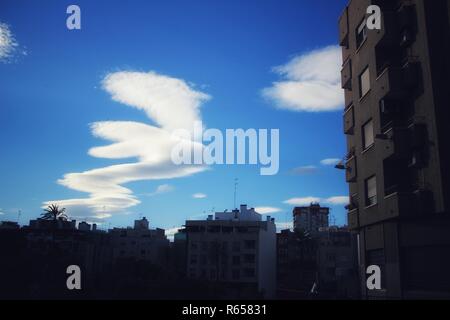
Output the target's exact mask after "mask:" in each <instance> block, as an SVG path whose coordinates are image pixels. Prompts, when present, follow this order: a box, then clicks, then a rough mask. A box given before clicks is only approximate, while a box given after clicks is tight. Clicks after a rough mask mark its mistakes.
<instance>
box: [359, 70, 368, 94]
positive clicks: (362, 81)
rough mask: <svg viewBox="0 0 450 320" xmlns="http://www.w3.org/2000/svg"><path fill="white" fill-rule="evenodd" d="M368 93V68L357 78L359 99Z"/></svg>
mask: <svg viewBox="0 0 450 320" xmlns="http://www.w3.org/2000/svg"><path fill="white" fill-rule="evenodd" d="M369 91H370V72H369V67H367V68H366V69H364V71H363V72H362V73H361V75H360V76H359V97H360V98H362V97H364V96H365V95H366V94H367V93H368V92H369Z"/></svg>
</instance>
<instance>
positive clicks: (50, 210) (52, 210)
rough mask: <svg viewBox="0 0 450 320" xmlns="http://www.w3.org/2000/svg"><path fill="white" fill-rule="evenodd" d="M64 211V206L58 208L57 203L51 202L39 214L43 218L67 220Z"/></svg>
mask: <svg viewBox="0 0 450 320" xmlns="http://www.w3.org/2000/svg"><path fill="white" fill-rule="evenodd" d="M65 211H66V208H61V209H60V208H59V206H58V205H57V204H51V205H49V206H48V207H47V208H46V209H44V212H43V213H42V214H41V216H42V218H41V219H43V220H51V221H55V222H56V221H57V220H63V221H67V219H68V217H67V215H66V214H65V213H64V212H65Z"/></svg>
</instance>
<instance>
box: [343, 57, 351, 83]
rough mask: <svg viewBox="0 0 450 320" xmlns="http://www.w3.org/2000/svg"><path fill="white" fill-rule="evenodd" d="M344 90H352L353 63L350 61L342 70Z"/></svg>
mask: <svg viewBox="0 0 450 320" xmlns="http://www.w3.org/2000/svg"><path fill="white" fill-rule="evenodd" d="M341 82H342V89H347V90H352V61H351V60H350V59H348V60H347V61H346V62H345V64H344V66H343V67H342V70H341Z"/></svg>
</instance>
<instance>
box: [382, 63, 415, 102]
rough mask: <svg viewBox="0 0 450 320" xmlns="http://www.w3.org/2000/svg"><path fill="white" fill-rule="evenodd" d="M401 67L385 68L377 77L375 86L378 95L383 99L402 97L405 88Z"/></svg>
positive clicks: (404, 94) (405, 93)
mask: <svg viewBox="0 0 450 320" xmlns="http://www.w3.org/2000/svg"><path fill="white" fill-rule="evenodd" d="M402 71H403V70H402V68H393V67H388V68H385V69H384V71H383V72H381V74H380V75H379V77H378V78H377V87H378V93H379V96H380V97H384V98H385V99H403V98H405V97H406V96H407V93H408V92H407V90H405V89H404V86H403V75H402V74H403V73H402Z"/></svg>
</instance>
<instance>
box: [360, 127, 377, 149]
mask: <svg viewBox="0 0 450 320" xmlns="http://www.w3.org/2000/svg"><path fill="white" fill-rule="evenodd" d="M362 132H363V149H364V150H365V149H367V148H369V147H370V146H372V145H373V144H374V142H375V140H374V135H373V121H372V120H369V121H368V122H366V124H365V125H363V128H362Z"/></svg>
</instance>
